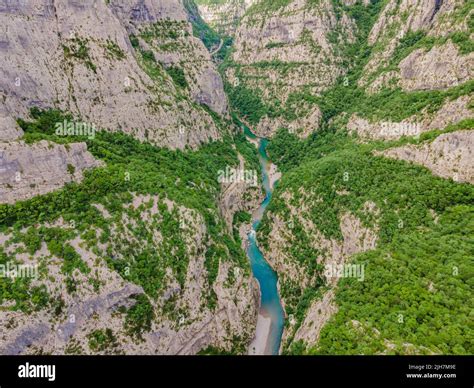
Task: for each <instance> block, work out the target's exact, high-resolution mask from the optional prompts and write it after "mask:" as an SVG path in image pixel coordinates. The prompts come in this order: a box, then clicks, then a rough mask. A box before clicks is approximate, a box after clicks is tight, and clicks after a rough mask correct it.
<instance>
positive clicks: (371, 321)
mask: <svg viewBox="0 0 474 388" xmlns="http://www.w3.org/2000/svg"><path fill="white" fill-rule="evenodd" d="M302 3H303V2H300V1H285V2H282V3H273V5H272V4H270V3H269V2H265V1H262V2H260V3H257V4H256V5H255V6H254V7H253V8H250V9H249V10H248V12H247V15H246V16H245V17H244V18H243V20H242V24H241V25H240V26H239V29H238V32H237V37H236V52H235V53H234V57H233V60H234V61H235V62H237V61H240V64H239V65H236V64H232V63H231V64H230V65H229V67H228V68H226V76H227V78H228V79H227V82H229V84H232V82H233V81H236V80H237V79H238V80H239V82H240V81H241V78H243V76H242V75H241V74H242V73H244V74H245V72H247V73H246V74H251V75H252V77H249V79H250V80H246V79H245V78H244V81H243V83H244V84H246V83H250V84H251V85H252V88H254V89H256V90H262V88H261V87H259V85H261V84H265V85H266V89H265V88H263V90H264V92H263V93H262V94H260V96H259V97H260V99H259V102H261V101H265V98H266V97H269V96H271V99H272V100H271V101H275V100H276V99H280V101H281V98H282V96H283V97H284V96H287V95H288V94H287V93H290V94H289V96H290V97H289V98H288V101H291V99H290V98H291V97H292V96H294V94H291V93H292V92H294V91H295V90H298V86H297V85H298V84H297V83H296V82H294V83H293V84H291V85H290V86H286V85H282V84H283V83H284V82H285V81H286V80H287V79H288V78H287V77H288V74H291V72H292V71H293V69H300V70H299V71H300V72H299V73H298V76H299V78H298V81H299V82H301V88H302V89H305V90H306V93H307V94H306V97H305V100H306V101H311V103H312V104H313V105H314V106H317V109H319V113H318V114H317V116H318V120H313V121H312V122H311V125H308V123H307V122H306V123H300V124H295V122H297V121H298V120H301V118H302V117H305V113H304V112H303V114H298V115H296V121H295V118H293V120H287V121H286V122H285V121H284V120H281V119H280V120H277V121H278V125H274V126H273V127H272V126H270V125H268V126H266V127H265V128H266V130H263V131H262V129H263V128H264V126H263V125H262V123H266V124H268V123H269V122H270V120H268V117H269V116H271V114H273V112H276V113H275V117H279V116H278V115H279V113H280V112H279V111H271V110H270V109H267V107H266V106H264V104H259V103H257V102H256V99H255V98H252V99H251V98H248V101H251V103H250V104H248V106H247V107H245V106H244V105H243V104H241V102H242V101H243V99H242V100H239V99H238V97H237V98H236V96H238V95H236V94H233V92H232V90H231V91H230V93H229V96H230V98H231V104H234V106H235V107H236V108H237V109H238V110H239V112H240V114H241V115H242V116H243V117H244V118H247V120H248V121H249V122H250V123H251V124H253V125H255V127H256V128H257V131H259V133H262V134H266V135H271V136H273V138H272V142H271V144H270V146H269V148H268V152H269V155H270V157H271V158H272V160H273V161H274V162H275V163H276V164H277V165H278V166H279V168H280V169H281V170H282V171H283V177H282V179H281V181H280V183H279V185H278V186H277V189H276V191H275V193H274V196H273V199H272V203H271V204H270V206H269V207H268V213H267V214H266V216H265V218H264V221H263V223H262V225H261V228H260V230H259V232H258V241H259V243H260V245H261V249H262V251H263V253H264V256H265V258H266V259H267V260H268V261H269V262H270V264H271V265H272V266H273V268H274V269H275V270H276V271H277V272H278V274H279V289H280V294H281V297H282V300H283V303H284V307H285V311H286V314H287V321H286V326H285V332H284V336H283V341H282V348H281V350H282V351H283V352H289V353H307V352H314V353H324V354H334V353H338V354H361V353H363V354H374V353H375V354H379V353H380V354H381V353H383V354H385V353H390V354H394V353H402V354H404V353H413V354H417V353H423V354H425V353H428V354H432V353H457V354H469V353H472V343H470V341H469V340H468V339H467V338H469V336H470V335H471V334H472V333H471V331H470V329H469V324H468V321H469V319H470V313H469V310H470V308H469V307H467V306H470V302H469V295H470V293H472V284H471V283H470V282H469V280H468V279H469V274H470V273H471V272H472V265H473V263H472V260H471V257H472V244H471V245H470V244H469V237H468V236H469V233H470V232H469V231H470V229H471V225H470V221H469V220H470V219H472V217H471V214H472V211H473V209H472V203H473V200H474V191H473V190H474V188H473V186H472V185H470V184H469V183H463V182H470V181H471V174H472V172H470V170H471V168H470V164H472V144H471V143H472V137H473V133H474V131H473V112H472V85H473V83H472V82H473V80H472V65H473V58H472V47H471V46H472V45H471V41H472V40H471V38H470V36H472V33H473V30H472V28H473V24H472V14H473V9H472V4H471V3H469V2H468V1H417V0H413V1H404V0H401V1H391V0H387V1H371V2H360V1H350V2H349V1H348V2H344V3H341V2H324V1H315V2H307V3H305V4H306V7H309V6H308V4H309V3H312V4H313V5H314V4H315V6H316V7H322V6H324V7H325V8H323V9H321V8H319V9H320V11H321V12H320V13H319V15H318V16H314V17H315V19H316V20H317V21H316V22H315V24H316V25H318V23H319V25H321V24H322V25H323V26H324V20H327V19H326V18H327V17H328V15H331V14H333V15H337V16H335V17H334V19H333V20H334V21H335V23H336V24H329V25H331V26H332V28H335V26H339V29H336V31H338V32H339V33H341V31H342V36H344V38H340V39H339V40H337V41H336V42H337V43H336V44H331V43H329V44H328V45H327V46H325V47H326V48H327V49H328V50H329V51H331V50H332V51H333V53H334V52H335V53H337V55H335V56H331V55H329V54H328V55H329V60H328V61H327V64H328V65H329V66H330V68H331V66H332V67H334V68H335V70H334V71H332V73H331V77H332V78H331V79H330V78H329V77H328V78H324V76H322V77H321V76H320V75H319V74H318V75H315V80H313V79H312V80H311V81H309V80H308V79H307V78H305V72H308V74H309V72H310V69H311V64H309V63H305V64H303V63H301V64H299V65H295V66H287V67H286V68H285V72H281V73H279V74H278V75H276V73H275V74H274V75H273V77H272V74H271V73H270V72H269V71H268V69H269V68H271V66H273V65H274V64H275V61H274V62H272V65H271V66H270V65H268V66H261V67H262V68H264V69H265V71H266V73H264V72H263V71H262V72H261V73H257V72H256V71H254V70H253V68H255V67H258V66H259V64H261V61H262V60H269V59H272V60H273V58H276V57H272V56H271V54H270V53H272V50H275V52H278V54H277V57H278V56H279V57H278V58H279V59H280V60H281V58H285V56H284V55H285V54H284V50H285V46H286V44H287V43H286V42H283V41H282V40H283V39H280V40H279V44H277V45H276V48H275V46H274V45H272V44H270V45H269V46H267V47H265V45H266V44H269V42H268V40H267V39H268V38H269V37H271V38H273V37H274V34H275V32H274V31H278V33H281V34H284V33H285V31H286V33H287V34H288V35H289V32H288V31H292V30H294V28H295V25H296V26H298V25H299V24H298V22H297V23H294V20H293V19H296V20H300V19H301V12H300V9H301V8H302ZM272 7H273V8H272ZM252 9H253V10H254V11H253V12H252ZM303 9H305V10H306V12H304V15H305V17H309V16H308V15H311V10H310V9H309V8H303ZM262 15H265V17H263V16H262ZM252 18H255V20H258V23H255V24H254V25H252V24H251V23H249V20H252ZM303 20H304V19H303ZM329 20H332V19H331V18H330V17H329ZM270 21H272V23H271V24H270ZM261 26H267V27H266V28H267V30H260V27H261ZM252 28H253V30H252ZM247 31H253V33H252V34H251V33H249V34H248V35H245V37H244V38H242V39H241V41H240V43H239V36H238V34H239V32H240V33H242V34H245V33H246V32H247ZM269 31H271V32H269ZM331 31H332V32H328V33H326V34H322V35H323V36H325V37H326V38H327V37H328V36H331V34H332V33H334V30H333V29H331ZM251 36H253V37H254V38H253V39H252V37H251ZM255 37H257V38H255ZM263 42H265V43H263ZM329 51H326V53H328V52H329ZM303 52H304V51H303V49H301V51H300V50H299V49H298V48H297V47H293V50H291V51H290V50H288V52H287V54H286V55H287V57H288V58H289V57H290V55H292V56H297V55H299V53H303ZM236 53H238V54H236ZM308 57H309V58H311V56H308V55H305V58H308ZM331 59H334V60H333V61H332V62H331ZM279 66H280V65H279ZM280 68H283V65H281V67H280ZM242 69H244V70H242ZM248 69H252V70H248ZM238 71H240V73H239V74H240V76H236V77H234V76H235V74H238V73H237V72H238ZM251 71H252V72H253V73H251ZM295 71H296V70H295ZM324 80H326V81H327V82H326V83H325V85H324V86H322V85H320V86H321V87H320V88H317V87H313V88H310V87H308V86H307V85H310V86H311V87H312V86H313V84H314V83H315V82H323V81H324ZM277 84H279V86H282V87H281V88H277V87H274V89H272V86H271V85H277ZM269 85H270V86H269ZM235 86H236V85H234V91H235ZM237 87H238V85H237ZM241 89H243V87H242V88H241ZM272 93H273V94H272ZM267 101H268V100H267ZM254 108H256V109H254ZM260 108H261V109H260ZM245 109H248V110H247V111H246V110H245ZM315 109H316V108H315ZM269 112H272V113H271V114H269ZM264 117H267V118H264ZM315 122H316V123H319V124H318V125H314V123H315ZM300 125H301V126H302V131H301V133H298V130H297V127H298V126H300ZM270 128H272V129H271V130H270ZM279 128H280V129H279ZM278 129H279V130H278ZM311 129H317V131H316V132H315V133H311V134H310V132H311ZM275 131H276V132H275ZM296 135H298V136H296ZM305 136H307V138H306V139H304V140H301V137H305ZM389 157H390V158H389ZM391 158H396V159H402V160H393V159H391ZM404 160H406V161H404ZM465 166H469V167H465ZM450 239H452V241H455V243H454V244H450V243H449V242H448V241H449V240H450ZM448 310H449V311H450V313H449V317H448V315H446V314H448V313H447V311H448ZM426 333H436V334H433V335H431V336H428V335H426ZM448 333H451V335H449V334H448ZM448 337H449V339H448Z"/></svg>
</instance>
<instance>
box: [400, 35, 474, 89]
mask: <svg viewBox="0 0 474 388" xmlns="http://www.w3.org/2000/svg"><path fill="white" fill-rule="evenodd" d="M399 67H400V77H401V80H400V86H401V87H402V88H403V89H404V90H407V91H414V90H438V89H447V88H450V87H454V86H458V85H460V84H461V83H463V82H466V81H468V80H470V79H471V78H473V76H474V53H471V54H469V55H460V54H459V50H458V48H457V47H456V46H455V45H454V44H453V43H452V42H448V43H446V44H444V45H442V46H439V47H437V46H435V47H433V48H432V49H431V50H430V51H428V52H426V51H425V50H423V49H418V50H415V51H414V52H412V53H411V54H410V55H409V56H408V57H406V58H405V59H404V60H403V61H402V62H401V63H400V66H399Z"/></svg>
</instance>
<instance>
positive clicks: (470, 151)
mask: <svg viewBox="0 0 474 388" xmlns="http://www.w3.org/2000/svg"><path fill="white" fill-rule="evenodd" d="M383 155H384V156H387V157H390V158H394V159H400V160H407V161H410V162H413V163H416V164H421V165H423V166H425V167H426V168H428V169H430V170H431V171H432V172H433V174H435V175H438V176H440V177H442V178H446V179H453V180H454V181H456V182H468V183H471V184H474V131H472V130H470V131H456V132H450V133H445V134H442V135H440V136H438V137H437V138H436V139H435V140H433V141H432V142H428V143H424V144H421V145H418V146H415V145H407V146H402V147H397V148H390V149H388V150H387V151H385V152H384V153H383Z"/></svg>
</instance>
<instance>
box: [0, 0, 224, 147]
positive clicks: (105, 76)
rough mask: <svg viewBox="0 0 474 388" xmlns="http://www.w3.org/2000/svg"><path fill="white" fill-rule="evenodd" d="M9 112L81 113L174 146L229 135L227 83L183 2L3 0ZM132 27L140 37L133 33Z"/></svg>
mask: <svg viewBox="0 0 474 388" xmlns="http://www.w3.org/2000/svg"><path fill="white" fill-rule="evenodd" d="M0 21H1V23H0V24H1V25H2V32H1V36H0V39H1V44H0V50H1V51H2V56H1V65H2V66H1V73H0V93H1V96H2V97H1V100H2V108H1V109H2V112H3V113H2V114H3V115H4V116H6V115H9V116H11V117H13V118H16V117H27V116H28V111H29V109H30V108H31V107H39V108H58V109H62V110H65V111H68V112H71V113H72V114H73V115H74V116H78V117H81V118H82V120H84V121H86V122H89V123H93V124H95V125H96V126H97V128H101V129H102V128H103V129H108V130H113V131H115V130H122V131H124V132H126V133H130V134H132V135H133V136H134V137H136V138H138V139H148V140H149V141H150V142H153V143H154V144H159V145H166V146H169V147H171V148H184V146H186V145H190V146H193V147H195V146H197V145H199V144H201V143H203V142H207V141H208V140H209V139H217V138H219V137H220V136H221V134H220V133H219V131H218V129H217V128H216V126H215V124H214V122H213V120H212V119H211V117H210V115H209V114H208V113H207V112H206V110H205V109H203V108H202V107H201V106H199V104H204V105H207V106H208V107H209V108H211V109H212V110H214V111H215V112H216V113H218V114H219V115H225V114H226V110H227V103H226V98H225V95H224V92H223V88H222V81H221V79H220V77H219V75H218V74H217V72H216V69H215V67H214V65H213V64H212V61H211V58H210V55H209V53H208V52H207V50H206V49H205V47H204V45H203V44H202V42H201V41H200V40H199V39H197V38H195V37H194V36H193V34H192V29H191V25H190V24H189V23H188V22H187V14H186V12H185V10H184V7H183V5H182V4H181V2H179V1H178V0H166V1H156V0H147V1H140V2H136V1H134V0H123V1H122V0H117V1H107V2H105V1H93V0H88V1H80V2H79V1H73V0H70V1H69V0H68V1H54V0H36V1H30V2H26V3H25V2H19V1H14V2H10V1H8V2H2V4H1V5H0ZM129 35H132V38H133V39H132V40H130V39H129Z"/></svg>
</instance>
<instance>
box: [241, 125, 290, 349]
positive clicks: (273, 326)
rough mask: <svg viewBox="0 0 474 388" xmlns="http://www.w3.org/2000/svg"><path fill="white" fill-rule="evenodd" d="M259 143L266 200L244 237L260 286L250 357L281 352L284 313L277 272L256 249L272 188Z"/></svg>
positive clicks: (264, 143) (263, 144)
mask: <svg viewBox="0 0 474 388" xmlns="http://www.w3.org/2000/svg"><path fill="white" fill-rule="evenodd" d="M245 134H246V135H247V136H248V137H251V138H253V139H257V138H256V137H255V135H254V134H253V133H252V132H251V131H250V130H249V129H248V128H245ZM258 141H259V147H258V154H259V159H260V165H261V168H262V179H263V186H264V189H265V200H264V201H263V202H262V204H261V205H260V207H259V208H258V210H257V211H256V212H255V213H254V217H253V220H252V231H251V232H250V233H249V234H248V236H247V255H248V257H249V258H250V263H251V266H252V272H253V275H254V277H255V278H256V279H257V280H258V282H259V284H260V291H261V301H260V302H261V305H260V314H259V317H258V323H257V334H256V337H255V339H254V341H253V342H252V344H251V345H250V348H249V354H273V355H277V354H278V353H279V349H280V342H281V337H282V333H283V325H284V312H283V308H282V306H281V302H280V296H279V294H278V288H277V283H278V277H277V274H276V272H275V271H274V270H273V269H272V268H271V266H270V265H269V264H268V263H267V261H266V260H265V258H264V257H263V255H262V252H261V251H260V249H259V248H258V246H257V239H256V230H257V228H258V225H259V224H260V221H261V220H262V217H263V214H264V212H265V209H266V208H267V206H268V205H269V203H270V200H271V197H272V189H273V188H272V187H271V182H270V179H269V175H268V171H269V168H270V165H271V162H270V160H269V159H268V155H267V152H266V148H267V145H268V140H267V139H261V138H260V139H258Z"/></svg>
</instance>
